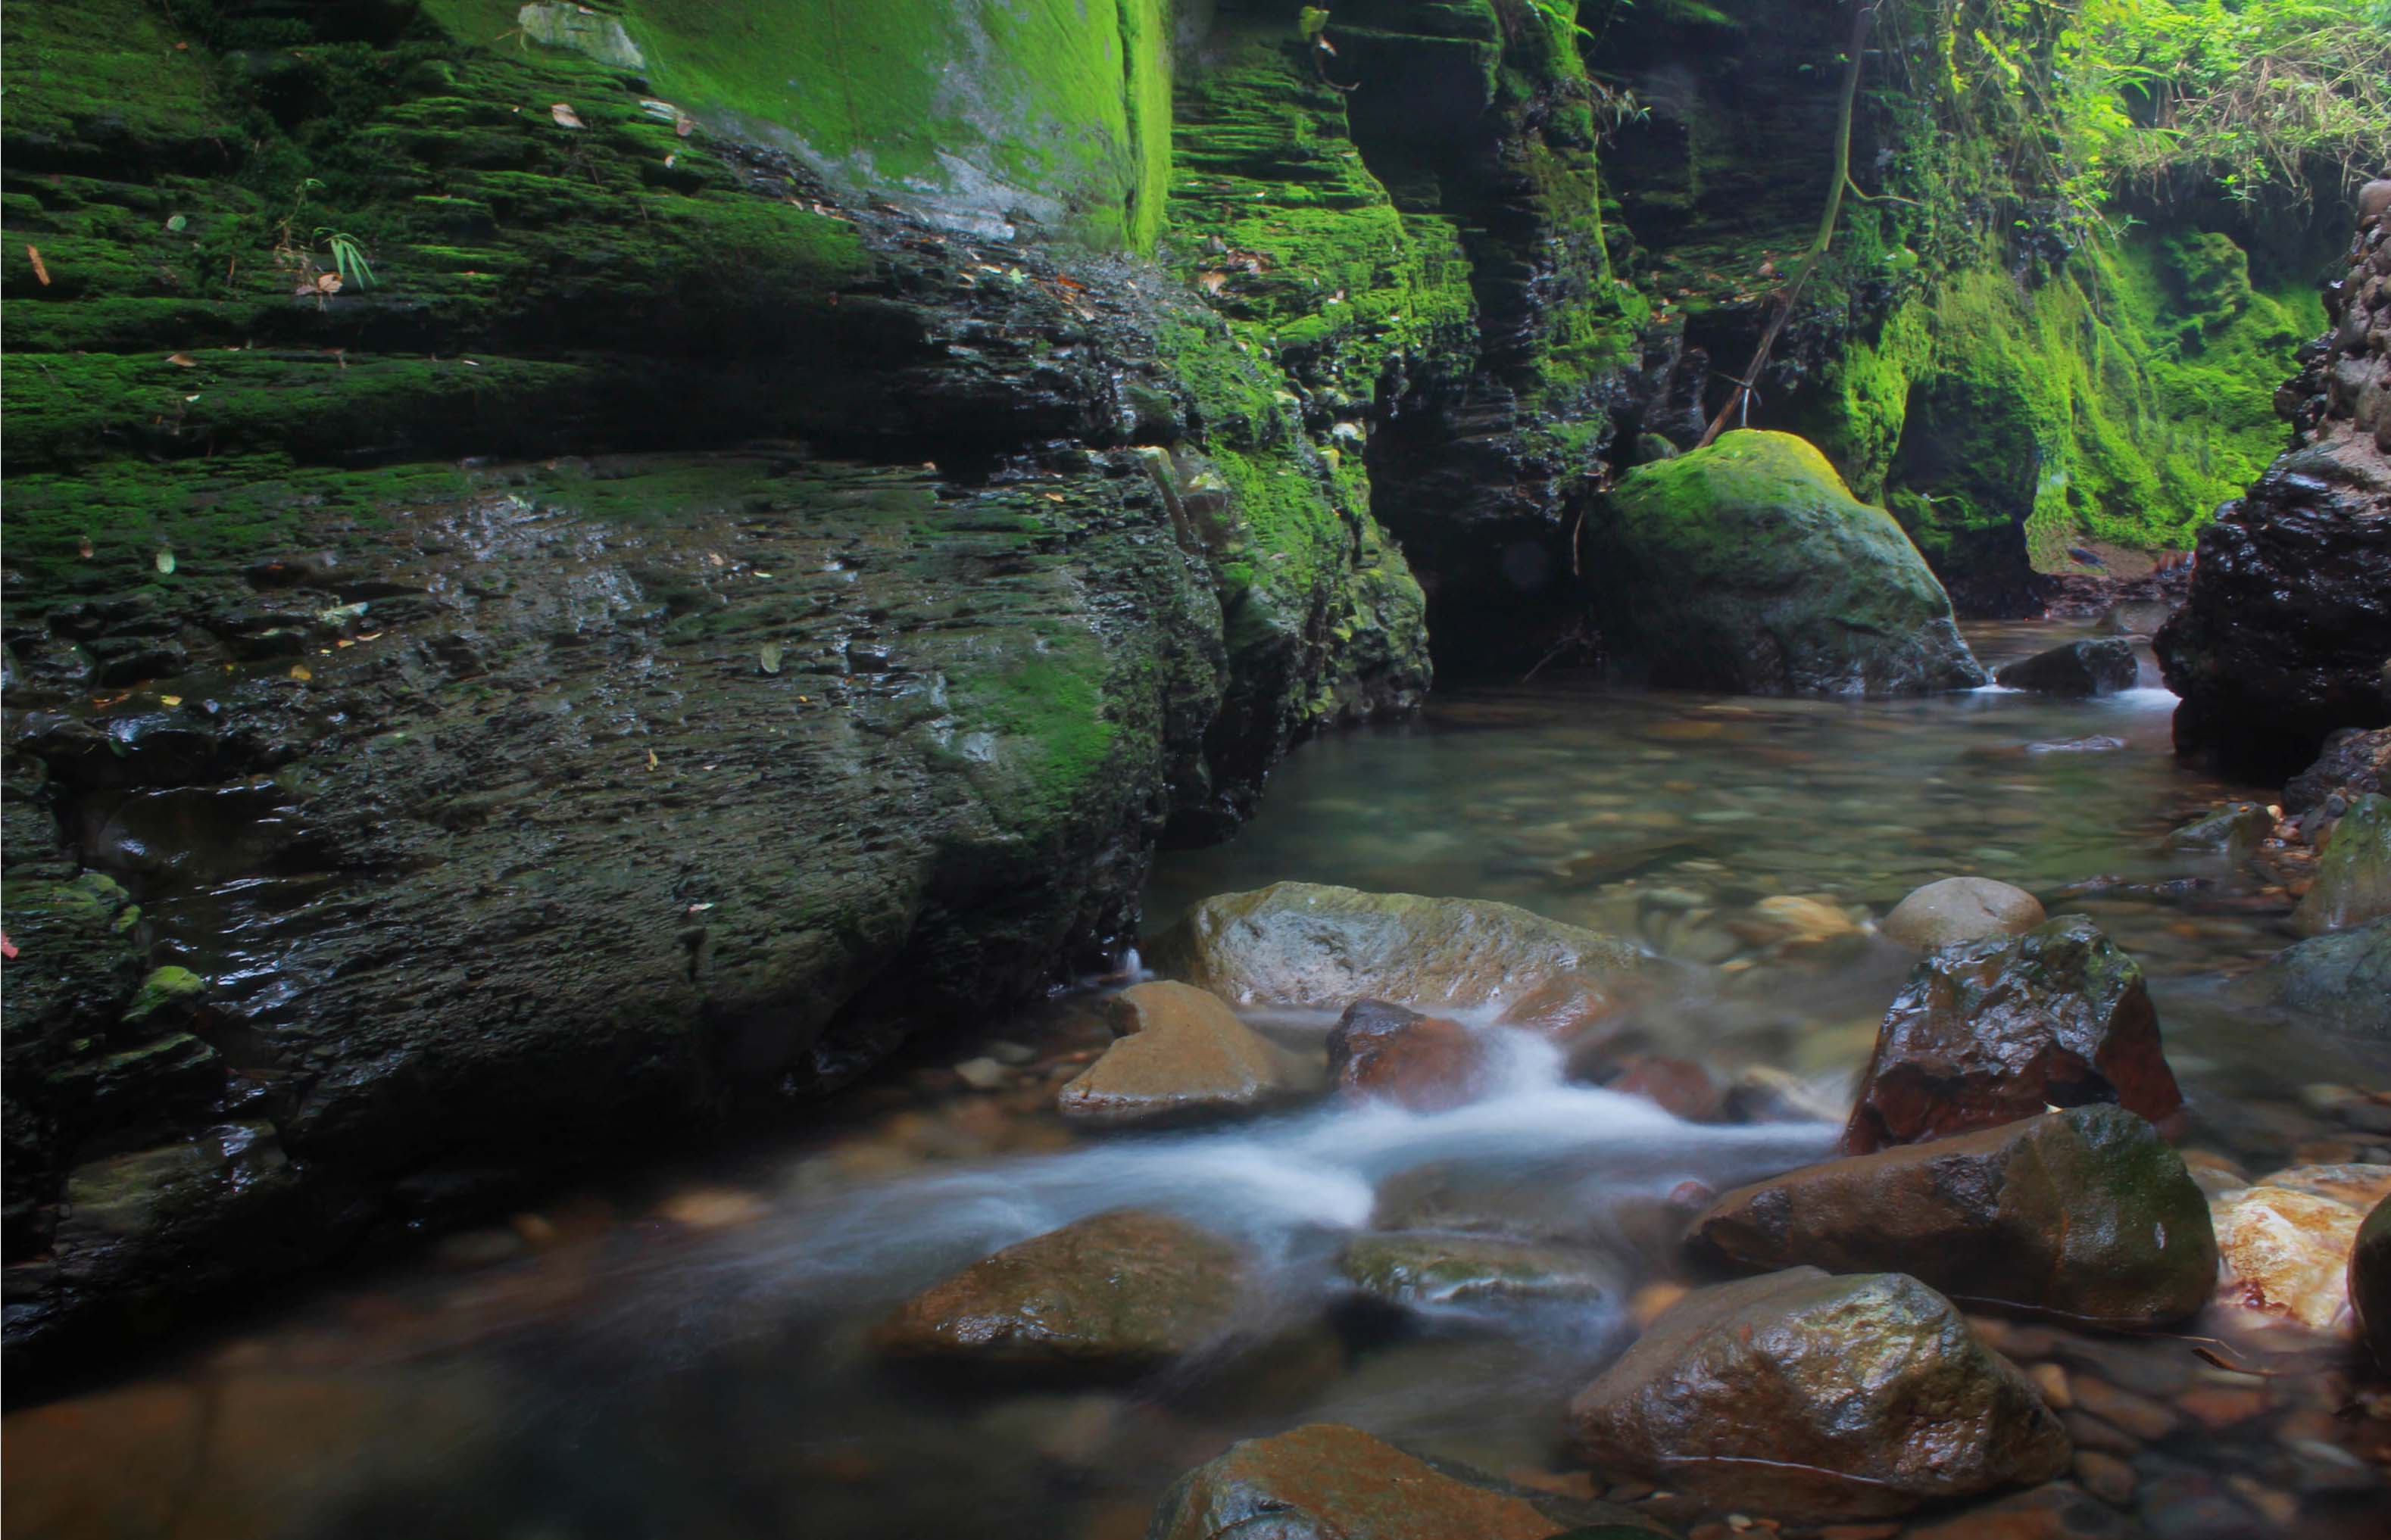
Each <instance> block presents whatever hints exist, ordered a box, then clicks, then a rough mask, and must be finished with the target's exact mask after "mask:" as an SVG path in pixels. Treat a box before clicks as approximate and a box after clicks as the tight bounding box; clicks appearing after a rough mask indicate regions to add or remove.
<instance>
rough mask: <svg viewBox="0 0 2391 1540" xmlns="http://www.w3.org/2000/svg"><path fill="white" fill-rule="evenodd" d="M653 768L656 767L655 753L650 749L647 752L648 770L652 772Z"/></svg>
mask: <svg viewBox="0 0 2391 1540" xmlns="http://www.w3.org/2000/svg"><path fill="white" fill-rule="evenodd" d="M655 767H656V751H654V750H653V749H651V750H649V751H648V768H649V769H651V770H653V769H654V768H655Z"/></svg>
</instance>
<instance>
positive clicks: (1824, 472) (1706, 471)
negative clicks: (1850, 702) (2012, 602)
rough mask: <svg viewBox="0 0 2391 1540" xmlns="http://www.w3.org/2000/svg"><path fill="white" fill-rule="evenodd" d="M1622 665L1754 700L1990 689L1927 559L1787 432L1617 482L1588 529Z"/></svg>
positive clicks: (1589, 565) (1715, 447)
mask: <svg viewBox="0 0 2391 1540" xmlns="http://www.w3.org/2000/svg"><path fill="white" fill-rule="evenodd" d="M1585 547H1586V556H1585V570H1586V571H1588V572H1589V573H1591V574H1592V575H1593V577H1594V580H1595V583H1596V587H1597V590H1598V592H1599V595H1600V599H1601V614H1602V620H1603V634H1604V636H1605V639H1606V640H1607V641H1608V642H1609V645H1610V647H1611V648H1612V651H1613V654H1614V656H1615V657H1616V658H1617V659H1618V660H1619V661H1621V663H1622V666H1623V667H1625V668H1626V669H1627V670H1629V671H1630V672H1633V673H1636V674H1642V675H1643V676H1645V677H1648V678H1649V679H1650V680H1651V682H1652V683H1654V684H1656V685H1662V686H1670V687H1682V688H1690V689H1719V690H1732V691H1737V692H1739V693H1743V694H1754V695H1868V696H1883V695H1916V694H1925V693H1931V692H1934V691H1938V690H1956V689H1968V688H1971V687H1974V686H1977V685H1981V684H1983V683H1984V670H1983V669H1981V668H1980V667H1978V666H1977V664H1976V661H1975V659H1974V658H1973V657H1972V656H1971V655H1970V653H1969V651H1968V646H1967V644H1966V643H1965V642H1964V641H1962V640H1960V638H1959V633H1958V628H1957V627H1956V626H1955V625H1954V624H1953V623H1952V620H1951V601H1950V599H1949V597H1947V596H1946V595H1945V593H1944V591H1943V585H1942V584H1940V583H1938V582H1936V581H1935V578H1934V574H1933V573H1932V571H1929V570H1928V568H1927V565H1926V562H1925V559H1924V558H1921V557H1920V556H1919V554H1918V551H1917V548H1916V547H1915V546H1913V545H1910V543H1909V539H1908V537H1907V536H1906V535H1905V534H1903V533H1902V532H1901V527H1900V526H1899V525H1898V524H1896V523H1895V522H1893V517H1892V516H1891V515H1890V514H1887V513H1886V512H1884V511H1883V510H1882V509H1880V508H1872V507H1868V506H1866V505H1865V504H1862V503H1860V502H1858V501H1857V500H1855V498H1854V497H1853V496H1852V494H1851V492H1850V490H1849V489H1848V488H1846V487H1845V486H1844V485H1843V481H1842V477H1841V476H1839V475H1837V474H1836V472H1835V470H1834V468H1833V467H1832V466H1830V465H1829V464H1828V463H1827V460H1826V457H1825V456H1822V455H1820V454H1819V453H1818V452H1817V450H1816V449H1815V448H1813V447H1812V446H1811V445H1810V444H1808V443H1805V442H1804V441H1803V440H1801V439H1798V438H1795V437H1793V436H1792V435H1790V434H1787V433H1770V432H1760V431H1750V430H1738V431H1736V432H1730V433H1726V434H1724V435H1722V436H1721V437H1720V438H1719V440H1718V441H1717V442H1716V443H1712V445H1711V446H1710V447H1708V448H1706V449H1700V450H1696V451H1694V452H1692V453H1690V454H1687V455H1684V456H1679V457H1677V458H1676V459H1674V460H1669V461H1665V462H1662V463H1660V464H1655V465H1647V466H1643V467H1639V468H1636V469H1635V470H1632V471H1630V472H1628V473H1627V475H1626V476H1625V477H1623V478H1622V480H1621V481H1620V483H1619V486H1618V489H1617V490H1616V491H1615V492H1613V493H1612V494H1610V495H1609V498H1608V499H1607V500H1606V501H1605V503H1604V505H1603V507H1601V509H1600V510H1599V511H1598V512H1597V513H1596V514H1595V515H1591V516H1589V518H1588V520H1587V523H1586V530H1585Z"/></svg>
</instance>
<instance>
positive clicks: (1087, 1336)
mask: <svg viewBox="0 0 2391 1540" xmlns="http://www.w3.org/2000/svg"><path fill="white" fill-rule="evenodd" d="M1247 1264H1248V1259H1247V1256H1246V1255H1245V1253H1244V1251H1241V1250H1240V1249H1239V1248H1238V1247H1237V1246H1236V1245H1234V1243H1232V1242H1230V1241H1227V1240H1223V1239H1222V1238H1220V1237H1218V1236H1215V1235H1213V1234H1211V1233H1209V1232H1208V1231H1205V1230H1201V1229H1198V1228H1196V1226H1193V1225H1189V1224H1187V1223H1186V1222H1184V1221H1183V1220H1179V1219H1174V1218H1171V1217H1170V1215H1168V1214H1156V1213H1139V1212H1135V1211H1130V1210H1124V1211H1120V1212H1118V1213H1102V1214H1098V1215H1096V1216H1095V1217H1093V1218H1092V1219H1083V1220H1080V1221H1079V1223H1077V1224H1075V1225H1066V1226H1064V1227H1063V1228H1061V1229H1059V1230H1055V1231H1053V1232H1051V1233H1049V1234H1046V1235H1041V1236H1039V1237H1036V1238H1033V1239H1029V1240H1025V1241H1023V1242H1021V1243H1020V1244H1019V1245H1017V1246H1008V1247H1006V1248H1005V1249H1004V1250H1003V1251H999V1252H997V1253H996V1254H995V1255H994V1256H991V1257H987V1258H984V1259H982V1260H981V1261H978V1262H976V1263H974V1264H971V1265H970V1266H969V1267H966V1268H964V1269H963V1271H962V1272H960V1273H958V1274H956V1275H955V1276H954V1277H950V1278H949V1279H947V1280H946V1281H945V1282H943V1283H939V1284H935V1285H933V1286H932V1287H931V1288H929V1289H927V1290H924V1291H923V1292H922V1293H920V1294H917V1295H915V1296H914V1297H913V1298H912V1299H910V1300H908V1301H906V1302H905V1303H903V1304H902V1305H899V1306H898V1308H897V1311H896V1313H895V1314H893V1315H890V1316H889V1317H888V1318H887V1319H886V1320H885V1321H883V1322H882V1323H881V1324H880V1326H879V1327H878V1328H876V1329H875V1330H874V1331H873V1333H872V1344H873V1346H875V1347H876V1348H878V1349H879V1350H880V1351H881V1352H882V1353H884V1354H887V1355H888V1356H890V1357H892V1358H897V1359H901V1360H905V1361H908V1362H911V1363H917V1364H922V1365H924V1366H929V1367H956V1368H967V1369H994V1370H1002V1371H1006V1372H1012V1373H1019V1374H1025V1375H1030V1376H1050V1375H1068V1376H1078V1377H1088V1378H1098V1379H1118V1378H1122V1377H1128V1376H1134V1375H1138V1374H1143V1373H1144V1372H1146V1371H1148V1370H1150V1369H1155V1368H1159V1367H1163V1366H1165V1365H1167V1364H1169V1363H1170V1362H1172V1361H1173V1360H1175V1359H1177V1358H1180V1357H1183V1356H1184V1355H1185V1354H1189V1353H1192V1352H1195V1351H1196V1349H1198V1348H1201V1347H1204V1346H1206V1345H1208V1344H1209V1343H1211V1342H1213V1341H1216V1340H1218V1339H1219V1338H1221V1336H1222V1335H1224V1334H1225V1333H1226V1332H1227V1331H1228V1330H1229V1328H1231V1327H1232V1326H1233V1325H1234V1323H1235V1319H1236V1314H1237V1305H1238V1302H1239V1300H1240V1298H1241V1296H1242V1292H1243V1290H1244V1288H1245V1282H1246V1268H1247Z"/></svg>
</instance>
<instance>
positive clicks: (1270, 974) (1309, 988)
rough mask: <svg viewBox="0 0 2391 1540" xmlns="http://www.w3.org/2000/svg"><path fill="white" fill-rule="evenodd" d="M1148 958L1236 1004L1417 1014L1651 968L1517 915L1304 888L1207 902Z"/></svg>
mask: <svg viewBox="0 0 2391 1540" xmlns="http://www.w3.org/2000/svg"><path fill="white" fill-rule="evenodd" d="M1152 953H1153V961H1154V966H1155V967H1156V968H1157V969H1161V970H1162V971H1164V972H1166V973H1170V974H1174V975H1176V976H1178V977H1181V978H1183V979H1185V980H1186V981H1187V982H1190V983H1193V984H1196V985H1199V986H1201V987H1203V988H1205V989H1208V990H1210V991H1212V992H1213V993H1214V994H1216V995H1220V996H1221V998H1222V999H1224V1000H1228V1001H1230V1002H1232V1003H1234V1004H1236V1005H1240V1006H1247V1005H1270V1006H1298V1007H1301V1006H1313V1007H1331V1008H1336V1007H1343V1006H1345V1005H1346V1004H1348V1003H1349V1002H1351V1001H1354V1000H1360V999H1377V1000H1392V1001H1395V1002H1397V1003H1398V1004H1401V1005H1406V1006H1410V1007H1414V1008H1415V1009H1421V1010H1467V1009H1475V1008H1477V1007H1484V1006H1499V1005H1502V1004H1503V1003H1505V1002H1506V1001H1510V1000H1514V999H1518V998H1519V997H1521V996H1522V995H1526V994H1528V993H1529V992H1530V991H1532V990H1533V989H1535V988H1537V987H1538V986H1539V985H1540V984H1543V983H1544V982H1547V981H1550V980H1552V979H1555V978H1557V977H1560V976H1562V975H1567V974H1581V975H1584V976H1587V977H1589V978H1594V979H1598V980H1609V979H1613V978H1624V977H1625V976H1626V975H1630V974H1633V973H1635V972H1636V971H1638V970H1639V969H1642V968H1643V967H1644V966H1645V965H1646V963H1647V960H1648V959H1647V958H1646V957H1645V956H1644V955H1643V954H1642V953H1641V952H1639V951H1638V950H1637V949H1636V948H1635V947H1633V946H1631V945H1629V944H1628V943H1625V942H1622V941H1620V940H1618V939H1617V938H1615V937H1611V936H1605V935H1600V934H1597V933H1596V932H1595V931H1592V930H1580V929H1579V928H1578V927H1576V926H1574V925H1563V924H1562V923H1560V922H1559V921H1558V920H1552V919H1546V918H1544V917H1543V916H1542V915H1537V914H1532V913H1530V912H1529V911H1527V910H1525V909H1522V908H1519V907H1518V906H1517V905H1509V904H1496V903H1493V902H1490V901H1486V900H1482V899H1463V898H1421V897H1418V896H1416V895H1415V894H1411V893H1369V892H1358V891H1356V890H1354V889H1351V888H1331V887H1323V886H1320V885H1318V884H1316V883H1310V882H1276V883H1273V884H1272V885H1271V886H1269V887H1267V888H1262V889H1260V890H1258V891H1256V892H1246V893H1222V894H1220V895H1219V896H1217V897H1213V898H1208V899H1206V900H1205V901H1204V902H1203V903H1201V904H1198V905H1196V907H1195V908H1194V909H1192V910H1190V911H1189V912H1188V914H1187V917H1186V918H1184V919H1183V920H1181V921H1180V922H1179V923H1178V924H1177V925H1175V926H1173V927H1172V928H1171V929H1170V930H1167V931H1165V932H1164V933H1163V934H1162V935H1160V936H1158V937H1157V938H1155V940H1154V942H1153V945H1152Z"/></svg>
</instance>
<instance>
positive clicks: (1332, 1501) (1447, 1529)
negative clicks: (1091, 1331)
mask: <svg viewBox="0 0 2391 1540" xmlns="http://www.w3.org/2000/svg"><path fill="white" fill-rule="evenodd" d="M1564 1532H1566V1533H1567V1534H1569V1535H1570V1536H1572V1537H1582V1540H1638V1537H1641V1536H1648V1535H1652V1534H1663V1535H1664V1534H1667V1533H1668V1531H1666V1530H1665V1529H1662V1528H1661V1527H1660V1526H1659V1525H1657V1524H1655V1523H1653V1522H1652V1521H1650V1520H1648V1519H1647V1518H1644V1517H1643V1516H1641V1515H1638V1514H1635V1513H1634V1512H1632V1511H1631V1510H1629V1509H1626V1508H1619V1507H1617V1506H1615V1505H1612V1504H1608V1503H1588V1502H1579V1501H1574V1500H1570V1499H1567V1498H1560V1497H1555V1496H1552V1495H1548V1494H1545V1493H1541V1492H1529V1491H1523V1490H1520V1489H1519V1488H1516V1487H1512V1486H1509V1485H1507V1484H1506V1483H1505V1482H1500V1481H1497V1480H1495V1479H1494V1478H1493V1477H1491V1476H1488V1475H1486V1474H1484V1473H1482V1472H1480V1471H1477V1470H1472V1469H1468V1468H1467V1467H1466V1466H1458V1465H1454V1464H1452V1463H1450V1462H1447V1461H1442V1460H1439V1461H1434V1462H1430V1461H1428V1460H1424V1459H1421V1458H1420V1457H1417V1456H1415V1455H1411V1454H1407V1453H1405V1452H1404V1451H1402V1450H1401V1449H1398V1448H1396V1447H1395V1446H1394V1445H1393V1444H1387V1443H1385V1442H1383V1441H1381V1440H1378V1439H1375V1438H1372V1437H1371V1436H1370V1435H1369V1434H1367V1433H1365V1432H1364V1431H1361V1430H1360V1429H1359V1428H1349V1427H1346V1426H1344V1425H1343V1424H1341V1423H1333V1422H1315V1423H1312V1424H1311V1425H1310V1426H1308V1427H1302V1428H1298V1429H1295V1430H1294V1431H1290V1432H1285V1433H1280V1434H1278V1435H1276V1436H1275V1437H1272V1438H1258V1439H1247V1440H1246V1441H1244V1442H1243V1443H1240V1444H1231V1445H1230V1446H1229V1449H1228V1452H1227V1453H1226V1454H1223V1455H1221V1456H1220V1457H1217V1458H1215V1459H1212V1460H1209V1461H1208V1462H1206V1463H1205V1464H1203V1465H1199V1466H1197V1467H1196V1469H1193V1470H1191V1471H1189V1472H1188V1473H1187V1474H1186V1475H1184V1476H1182V1477H1181V1478H1179V1480H1178V1482H1176V1483H1174V1484H1173V1485H1172V1486H1171V1488H1170V1491H1169V1492H1167V1493H1165V1494H1163V1497H1162V1502H1161V1505H1160V1506H1159V1507H1158V1508H1157V1509H1156V1510H1155V1515H1154V1522H1153V1524H1152V1526H1151V1527H1149V1528H1148V1529H1147V1530H1146V1540H1219V1537H1220V1536H1222V1535H1232V1534H1234V1535H1252V1536H1254V1537H1255V1540H1263V1537H1264V1536H1267V1537H1268V1540H1553V1537H1554V1536H1557V1535H1559V1534H1563V1533H1564Z"/></svg>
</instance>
